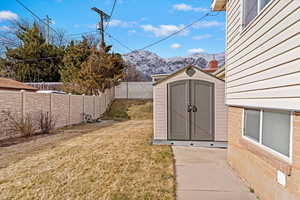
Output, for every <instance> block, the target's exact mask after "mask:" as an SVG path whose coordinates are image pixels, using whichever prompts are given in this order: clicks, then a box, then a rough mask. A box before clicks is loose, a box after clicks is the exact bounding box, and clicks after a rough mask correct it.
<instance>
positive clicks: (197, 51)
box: [188, 48, 204, 53]
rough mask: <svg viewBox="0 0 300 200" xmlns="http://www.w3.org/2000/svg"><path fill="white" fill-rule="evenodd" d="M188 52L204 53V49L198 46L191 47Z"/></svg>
mask: <svg viewBox="0 0 300 200" xmlns="http://www.w3.org/2000/svg"><path fill="white" fill-rule="evenodd" d="M188 52H189V53H203V52H204V50H203V49H201V48H196V49H189V50H188Z"/></svg>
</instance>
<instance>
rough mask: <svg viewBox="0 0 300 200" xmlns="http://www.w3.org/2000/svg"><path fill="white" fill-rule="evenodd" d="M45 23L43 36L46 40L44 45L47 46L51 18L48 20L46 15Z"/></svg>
mask: <svg viewBox="0 0 300 200" xmlns="http://www.w3.org/2000/svg"><path fill="white" fill-rule="evenodd" d="M45 22H46V35H45V38H46V43H47V44H49V38H50V33H49V26H50V24H51V23H52V22H51V18H49V16H48V15H46V19H45Z"/></svg>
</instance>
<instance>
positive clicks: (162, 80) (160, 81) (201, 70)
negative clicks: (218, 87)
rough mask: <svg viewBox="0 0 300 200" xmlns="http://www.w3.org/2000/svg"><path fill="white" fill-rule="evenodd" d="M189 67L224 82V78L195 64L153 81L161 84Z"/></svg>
mask: <svg viewBox="0 0 300 200" xmlns="http://www.w3.org/2000/svg"><path fill="white" fill-rule="evenodd" d="M189 68H194V69H196V70H198V71H200V72H202V73H204V74H206V75H207V76H211V77H213V78H215V79H218V80H220V81H223V82H224V80H222V79H220V78H218V77H216V76H214V75H212V74H210V73H208V72H206V71H204V70H203V69H200V68H199V67H196V66H193V65H188V66H186V67H184V68H181V69H179V70H177V71H175V72H173V73H172V74H170V75H168V76H166V77H164V78H162V79H160V80H159V81H157V82H155V83H153V85H158V84H160V83H162V82H164V81H166V80H168V79H170V78H172V77H174V76H176V75H177V74H179V73H181V72H183V71H185V70H187V69H189Z"/></svg>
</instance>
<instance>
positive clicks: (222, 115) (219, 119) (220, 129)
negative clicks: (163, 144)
mask: <svg viewBox="0 0 300 200" xmlns="http://www.w3.org/2000/svg"><path fill="white" fill-rule="evenodd" d="M187 79H199V80H204V81H209V82H212V83H214V85H215V141H227V107H226V106H225V94H224V89H225V84H224V82H223V81H221V80H219V79H217V78H214V77H212V76H210V75H208V74H206V73H203V72H201V71H198V70H197V72H196V74H195V75H194V76H193V77H189V76H187V75H186V73H185V72H184V71H183V72H181V73H179V74H177V75H175V76H174V77H172V78H169V79H167V80H165V81H163V82H161V83H159V84H157V85H155V87H154V90H153V101H154V139H155V140H166V139H167V124H168V121H167V112H168V108H167V102H168V100H167V84H168V83H171V82H174V81H178V80H187Z"/></svg>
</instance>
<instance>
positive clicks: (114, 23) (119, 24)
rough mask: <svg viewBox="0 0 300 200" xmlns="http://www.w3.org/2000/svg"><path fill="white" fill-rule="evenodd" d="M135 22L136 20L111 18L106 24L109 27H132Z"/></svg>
mask: <svg viewBox="0 0 300 200" xmlns="http://www.w3.org/2000/svg"><path fill="white" fill-rule="evenodd" d="M135 24H137V22H135V21H130V22H126V21H122V20H118V19H113V20H111V21H110V22H108V25H109V26H111V27H123V28H129V27H133V26H134V25H135Z"/></svg>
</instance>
